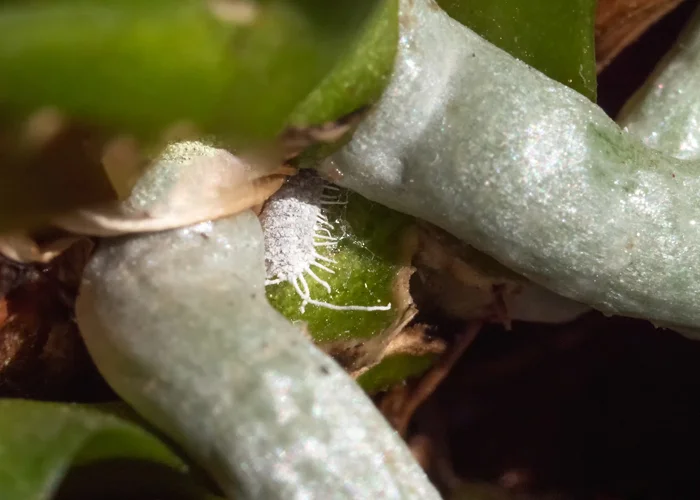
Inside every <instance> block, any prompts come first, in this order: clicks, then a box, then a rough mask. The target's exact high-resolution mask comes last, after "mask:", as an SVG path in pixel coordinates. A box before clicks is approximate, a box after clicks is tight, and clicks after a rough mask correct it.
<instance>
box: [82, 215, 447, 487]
mask: <svg viewBox="0 0 700 500" xmlns="http://www.w3.org/2000/svg"><path fill="white" fill-rule="evenodd" d="M232 264H235V265H232ZM264 277H265V270H264V264H263V236H262V232H261V230H260V224H259V222H258V220H257V218H256V217H255V216H254V215H253V214H252V213H251V212H244V213H242V214H239V215H238V216H235V217H230V218H224V219H220V220H217V221H215V222H208V223H203V224H199V225H197V226H193V227H190V228H185V229H178V230H174V231H163V232H160V233H155V234H142V235H138V236H134V237H128V238H114V239H111V240H106V241H104V242H103V244H101V245H100V248H99V249H98V250H97V252H96V254H95V255H94V256H93V259H92V261H91V262H90V263H89V265H88V266H87V268H86V271H85V274H84V276H83V283H82V286H81V290H80V297H79V299H78V302H77V305H76V314H77V318H78V323H79V325H80V330H81V333H82V335H83V337H84V338H85V341H86V344H87V346H88V349H89V350H90V354H91V355H92V357H93V359H94V360H95V362H96V364H97V366H98V367H99V369H100V372H101V373H102V374H103V375H104V376H105V378H106V379H107V381H108V382H109V383H110V385H111V386H112V387H113V388H114V389H115V390H116V391H117V392H118V393H119V394H120V395H121V396H122V397H123V398H124V399H125V400H126V401H128V402H129V403H130V404H131V405H132V406H133V407H134V408H135V409H136V410H138V411H139V412H140V413H141V414H142V415H144V416H145V417H146V418H147V419H148V420H149V422H151V423H153V424H154V425H156V426H157V427H158V428H159V429H160V430H161V431H163V432H164V433H165V434H167V435H168V436H169V437H170V438H171V439H173V440H174V441H175V442H177V443H178V444H179V445H180V446H182V447H183V448H184V449H185V450H186V451H187V452H188V456H190V457H191V458H192V459H193V460H196V461H198V462H199V464H200V465H201V466H203V467H204V468H205V469H206V470H207V472H209V473H210V474H211V475H212V476H213V477H214V478H215V479H216V480H217V482H218V483H219V485H220V486H221V488H222V489H223V490H224V492H225V493H226V495H227V498H231V499H234V498H235V499H236V500H253V499H266V500H309V499H327V498H328V499H338V500H355V499H384V500H438V499H439V498H440V495H439V494H438V493H437V492H436V491H435V489H434V488H433V487H432V485H431V484H430V482H429V481H428V479H427V477H426V476H425V474H424V472H423V471H422V470H421V469H420V467H419V466H418V464H417V463H416V461H415V460H414V458H413V456H412V455H411V452H410V451H409V450H408V448H407V447H406V445H405V443H404V442H403V441H402V440H401V438H400V437H399V436H398V435H397V434H396V432H395V431H394V430H393V429H392V428H391V427H390V426H389V425H388V423H387V422H386V420H385V419H384V417H383V416H382V415H381V414H380V413H379V411H378V410H377V409H376V407H375V406H374V404H373V403H372V401H371V400H370V399H369V398H368V397H367V395H366V394H364V393H363V391H362V389H361V388H360V387H359V386H358V385H357V384H356V383H355V381H354V380H352V379H351V378H350V376H349V375H347V374H346V373H345V372H344V371H343V369H342V368H341V367H340V366H339V365H338V364H336V363H335V362H334V361H333V360H332V359H331V358H329V357H328V356H327V355H325V354H324V353H323V352H321V351H320V350H319V349H318V348H317V347H315V346H314V345H313V343H312V342H311V340H310V339H308V338H307V337H305V336H304V335H303V334H302V333H301V332H300V331H299V330H298V329H297V328H295V327H294V326H292V325H291V324H290V323H289V321H287V320H286V319H285V318H284V317H283V316H282V315H281V314H279V313H278V312H277V311H275V310H274V309H273V308H272V307H271V306H270V304H269V302H268V301H267V299H266V298H265V290H264V285H263V281H264Z"/></svg>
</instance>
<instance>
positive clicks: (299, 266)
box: [260, 171, 324, 280]
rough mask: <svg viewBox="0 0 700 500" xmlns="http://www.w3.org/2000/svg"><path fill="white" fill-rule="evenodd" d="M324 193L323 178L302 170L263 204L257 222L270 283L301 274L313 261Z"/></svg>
mask: <svg viewBox="0 0 700 500" xmlns="http://www.w3.org/2000/svg"><path fill="white" fill-rule="evenodd" d="M323 190H324V181H323V179H321V178H320V177H319V176H318V175H316V174H315V173H313V172H307V171H301V172H299V173H298V174H297V175H296V176H294V177H292V178H290V179H289V181H288V182H287V183H286V184H285V185H284V186H282V188H281V189H280V190H279V191H278V192H277V193H275V195H274V196H273V197H272V198H271V199H269V200H268V201H267V203H266V204H265V208H264V210H263V211H262V213H261V214H260V223H261V225H262V227H263V233H264V235H265V270H266V272H267V278H268V279H269V280H274V279H280V280H287V279H289V278H291V277H293V276H298V275H301V274H303V273H304V272H305V271H306V269H307V268H308V266H309V265H310V264H311V263H312V262H313V261H314V254H315V253H316V247H315V246H314V235H315V234H316V226H317V221H318V220H319V217H320V216H321V215H322V208H321V195H322V194H323Z"/></svg>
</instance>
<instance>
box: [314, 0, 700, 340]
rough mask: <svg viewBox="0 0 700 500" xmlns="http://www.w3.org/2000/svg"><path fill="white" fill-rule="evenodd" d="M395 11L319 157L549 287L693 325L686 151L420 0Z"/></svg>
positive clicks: (696, 294) (696, 211) (374, 194)
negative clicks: (356, 106)
mask: <svg viewBox="0 0 700 500" xmlns="http://www.w3.org/2000/svg"><path fill="white" fill-rule="evenodd" d="M401 16H402V17H408V18H410V19H411V20H412V22H411V23H406V24H403V25H402V26H401V30H402V33H401V37H402V40H404V42H403V43H402V45H401V47H400V49H399V52H398V55H397V70H396V71H395V73H394V75H393V77H392V81H391V83H390V84H389V87H388V88H387V91H386V92H385V93H384V94H383V96H382V99H381V101H380V103H379V104H378V105H377V107H376V108H375V109H374V111H373V113H372V115H371V116H370V117H369V118H368V119H367V120H365V121H364V122H363V123H362V124H361V125H360V126H359V127H358V130H357V131H356V132H355V134H354V136H353V138H352V140H351V141H350V142H349V143H348V144H347V145H346V146H344V147H343V149H341V150H340V151H339V152H338V153H336V154H334V155H333V156H332V157H331V158H330V159H328V160H326V161H325V162H324V164H323V165H322V166H321V170H323V171H327V172H328V173H331V172H336V171H340V172H342V173H343V178H342V180H341V181H340V182H339V183H340V184H341V185H343V186H344V187H347V188H349V189H353V190H355V191H357V192H359V193H360V194H362V195H363V196H366V197H367V198H370V199H372V200H373V201H376V202H378V203H381V204H384V205H386V206H389V207H390V208H393V209H395V210H399V211H403V212H405V213H409V214H412V215H415V216H417V217H420V218H422V219H425V220H428V221H429V222H432V223H434V224H436V225H438V226H440V227H442V228H443V229H445V230H447V231H448V232H450V233H452V234H453V235H455V236H456V237H458V238H460V239H461V240H462V241H464V242H466V243H468V244H471V245H473V246H474V247H475V248H477V249H478V250H480V251H483V252H485V253H487V254H489V255H491V256H492V257H494V258H496V260H498V261H499V262H501V263H502V264H504V265H506V266H508V267H510V268H511V269H513V270H514V271H516V272H518V273H520V274H522V275H524V276H525V277H527V278H529V279H531V280H532V281H534V282H535V283H538V284H540V285H542V286H544V287H546V288H548V289H550V290H553V291H554V292H557V293H559V294H561V295H563V296H565V297H568V298H571V299H574V300H577V301H580V302H582V303H585V304H589V305H591V306H593V307H595V308H597V309H599V310H601V311H603V312H606V313H609V314H620V315H625V316H632V317H641V318H647V319H650V320H652V321H654V322H655V323H656V324H658V325H663V326H667V327H673V328H682V329H683V330H684V331H687V332H689V333H690V331H691V330H697V329H698V328H699V327H700V311H699V310H698V307H697V304H698V303H699V302H700V254H698V252H696V251H695V249H696V248H698V247H700V231H698V222H699V221H700V206H699V205H698V204H697V203H696V199H697V192H698V191H700V177H698V171H699V168H700V166H699V165H698V161H697V160H694V161H682V160H679V159H677V158H673V157H670V156H668V155H664V154H662V153H660V152H658V151H655V150H653V149H650V148H649V147H647V146H645V145H644V144H643V143H642V142H641V141H639V140H638V139H637V138H635V137H634V136H632V135H631V134H628V133H625V132H624V131H623V130H621V129H620V128H619V127H618V126H617V125H616V124H615V123H614V122H613V121H612V120H611V119H610V118H609V117H608V116H607V115H606V114H605V112H604V111H603V110H602V109H601V108H600V107H598V106H596V105H595V104H594V103H592V102H590V101H589V100H588V99H586V98H584V97H583V96H581V95H580V94H578V93H576V92H574V91H573V90H572V89H570V88H568V87H566V86H564V85H562V84H560V83H558V82H556V81H553V80H551V79H549V78H547V77H546V76H545V75H543V74H542V73H540V72H537V71H536V70H534V69H533V68H531V67H529V66H527V65H525V64H523V63H522V62H520V61H517V60H515V59H514V58H512V57H511V56H510V55H509V54H507V53H505V52H504V51H502V50H499V49H498V48H497V47H495V46H493V45H492V44H489V43H487V42H486V41H484V40H483V39H482V38H480V37H478V36H476V35H475V34H474V33H473V32H472V31H470V30H468V29H467V28H465V27H464V26H462V25H460V24H459V23H457V22H456V21H454V20H452V19H449V18H448V17H447V16H446V15H445V14H444V13H443V12H440V11H439V10H436V9H435V8H434V5H433V4H432V3H431V2H430V1H429V0H404V1H402V2H401Z"/></svg>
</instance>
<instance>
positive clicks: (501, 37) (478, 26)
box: [437, 0, 596, 101]
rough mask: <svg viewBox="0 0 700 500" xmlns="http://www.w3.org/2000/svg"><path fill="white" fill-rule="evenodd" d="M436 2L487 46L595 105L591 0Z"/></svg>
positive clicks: (592, 0)
mask: <svg viewBox="0 0 700 500" xmlns="http://www.w3.org/2000/svg"><path fill="white" fill-rule="evenodd" d="M437 3H438V4H439V5H440V6H441V7H442V8H443V9H445V11H446V12H447V13H448V14H450V16H452V17H453V18H455V19H457V20H458V21H459V22H461V23H462V24H464V25H466V26H468V27H470V28H471V29H473V30H474V31H476V32H477V33H478V34H479V35H481V36H482V37H484V38H486V39H487V40H488V41H490V42H491V43H493V44H495V45H497V46H498V47H500V48H502V49H503V50H506V51H508V52H510V54H511V55H513V56H515V57H517V58H518V59H521V60H523V61H525V62H526V63H528V64H529V65H530V66H533V67H535V68H537V69H538V70H540V71H542V72H543V73H544V74H546V75H547V76H549V77H550V78H553V79H555V80H558V81H560V82H561V83H563V84H564V85H568V86H569V87H571V88H573V89H575V90H577V91H578V92H580V93H581V94H583V95H585V96H586V97H588V98H589V99H591V100H593V101H595V98H596V65H595V41H594V23H595V5H596V2H595V1H594V0H568V1H562V0H437Z"/></svg>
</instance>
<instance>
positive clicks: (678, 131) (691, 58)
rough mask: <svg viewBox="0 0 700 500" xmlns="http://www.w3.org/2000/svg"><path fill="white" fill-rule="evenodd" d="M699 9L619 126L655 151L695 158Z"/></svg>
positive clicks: (698, 146) (699, 121)
mask: <svg viewBox="0 0 700 500" xmlns="http://www.w3.org/2000/svg"><path fill="white" fill-rule="evenodd" d="M698 82H700V9H699V10H696V12H695V14H694V15H693V18H692V19H691V20H690V22H689V23H688V25H687V26H686V28H685V30H684V31H683V33H682V34H681V36H680V38H679V39H678V41H677V42H676V44H675V45H674V46H673V48H672V50H671V51H670V52H669V53H668V54H667V55H666V56H665V57H664V58H663V60H662V61H661V62H660V63H659V65H658V66H657V67H656V69H655V70H654V72H653V74H652V75H651V76H650V77H649V78H648V79H647V81H646V82H645V83H644V86H643V87H642V88H641V89H640V90H639V91H638V92H637V93H636V94H635V95H634V96H633V97H632V99H630V101H629V102H628V103H627V104H626V105H625V107H624V108H623V109H622V111H621V113H620V116H619V117H618V120H617V121H618V123H619V124H620V125H621V126H622V127H625V128H626V129H627V130H628V131H629V132H630V133H631V134H633V135H635V136H637V137H639V138H640V139H641V140H642V141H644V143H645V144H646V145H647V146H649V147H651V148H654V149H657V150H659V151H663V152H664V153H666V154H668V155H671V156H675V157H676V158H683V159H692V158H698V156H700V83H698Z"/></svg>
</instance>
